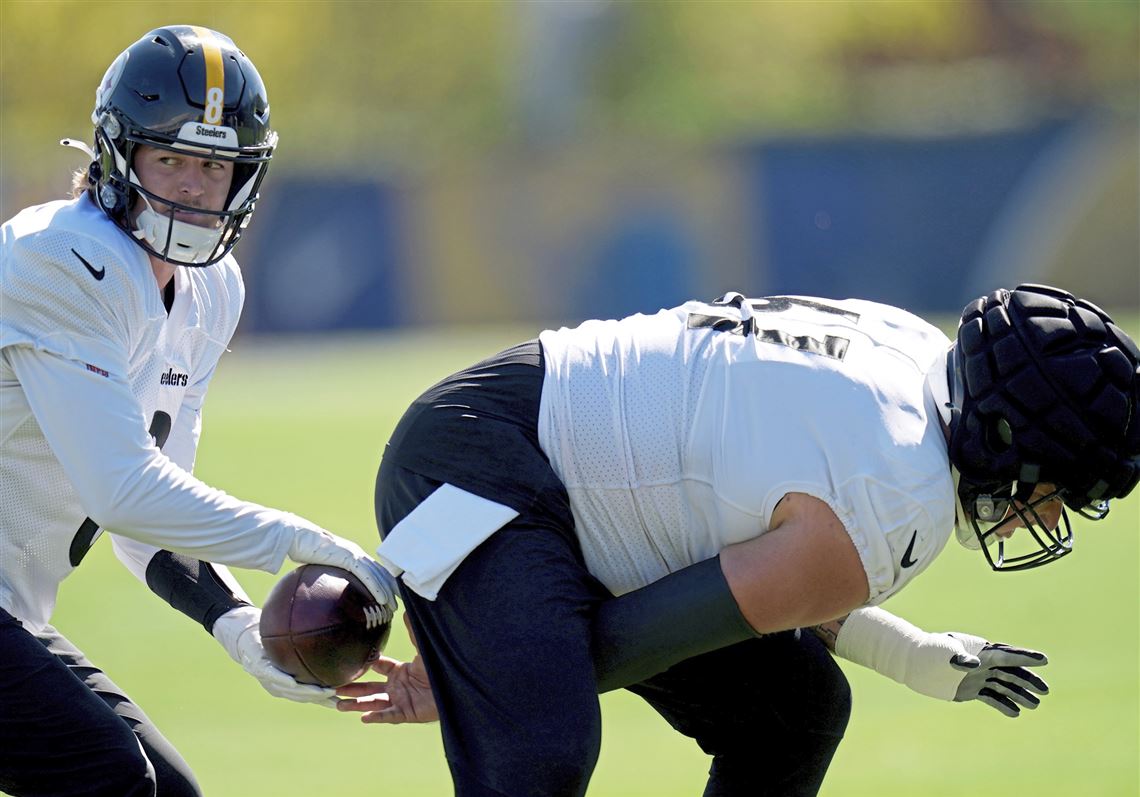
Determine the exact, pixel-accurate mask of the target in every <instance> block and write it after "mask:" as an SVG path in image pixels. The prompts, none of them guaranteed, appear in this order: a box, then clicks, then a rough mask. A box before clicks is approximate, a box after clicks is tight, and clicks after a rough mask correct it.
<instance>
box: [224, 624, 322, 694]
mask: <svg viewBox="0 0 1140 797" xmlns="http://www.w3.org/2000/svg"><path fill="white" fill-rule="evenodd" d="M260 620H261V609H258V608H257V607H256V606H239V607H237V608H236V609H230V611H228V612H226V613H225V614H223V615H222V616H221V617H219V618H218V619H217V620H216V621H215V622H214V629H213V634H214V638H215V639H217V640H218V641H219V642H220V643H221V644H222V647H223V648H225V649H226V653H229V654H230V658H232V659H233V660H234V661H236V662H237V663H238V664H240V665H241V666H242V667H243V668H244V669H245V671H246V672H248V673H249V674H250V675H252V676H253V677H254V678H256V679H257V680H258V682H259V683H260V684H261V685H262V686H263V687H264V688H265V691H266V692H268V693H269V694H271V695H273V696H274V697H283V698H285V699H286V700H294V701H296V702H298V703H317V704H318V705H322V706H326V707H328V708H335V707H336V693H335V692H334V691H333V690H332V689H330V688H326V687H323V686H315V685H313V684H303V683H298V681H297V680H296V679H294V678H293V676H291V675H289V673H287V672H284V671H282V670H279V669H277V668H276V667H274V666H273V663H272V662H270V661H269V657H268V656H266V655H265V648H264V647H263V646H262V644H261V631H260V630H259V629H258V624H259V622H260Z"/></svg>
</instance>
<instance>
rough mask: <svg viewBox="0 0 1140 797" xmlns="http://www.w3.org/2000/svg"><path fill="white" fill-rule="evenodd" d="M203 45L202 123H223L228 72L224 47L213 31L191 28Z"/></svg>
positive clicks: (195, 26)
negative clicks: (223, 56)
mask: <svg viewBox="0 0 1140 797" xmlns="http://www.w3.org/2000/svg"><path fill="white" fill-rule="evenodd" d="M190 27H191V28H192V29H193V31H194V33H195V35H197V37H198V41H199V43H201V45H202V56H203V57H204V58H205V59H206V108H205V110H204V111H203V112H202V121H203V122H205V123H206V124H208V125H219V124H221V123H222V109H223V106H224V104H225V96H226V70H225V68H224V67H223V66H222V47H221V44H220V43H219V42H218V40H217V38H216V37H215V36H216V34H215V33H214V32H213V31H212V30H208V29H206V28H200V27H198V26H197V25H191V26H190Z"/></svg>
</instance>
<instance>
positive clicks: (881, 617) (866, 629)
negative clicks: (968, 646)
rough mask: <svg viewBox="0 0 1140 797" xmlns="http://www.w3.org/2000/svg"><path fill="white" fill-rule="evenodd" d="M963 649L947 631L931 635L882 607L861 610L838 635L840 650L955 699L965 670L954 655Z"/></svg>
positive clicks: (907, 683) (918, 687)
mask: <svg viewBox="0 0 1140 797" xmlns="http://www.w3.org/2000/svg"><path fill="white" fill-rule="evenodd" d="M961 652H962V645H961V643H960V642H957V641H955V639H954V638H953V637H951V636H949V635H947V634H931V633H927V632H926V631H923V630H922V629H921V628H918V627H917V626H914V625H911V624H910V623H908V622H907V621H906V620H903V619H902V618H900V617H895V616H894V615H893V614H890V613H889V612H886V611H883V610H882V609H880V608H878V607H873V606H872V607H867V608H863V609H856V610H855V611H853V612H851V614H850V615H848V617H847V619H846V620H845V621H844V622H843V626H842V628H840V629H839V633H838V635H836V637H835V653H836V654H837V655H839V656H841V657H842V658H844V659H847V660H848V661H852V662H855V663H856V664H861V665H863V666H864V667H870V668H871V669H872V670H874V671H876V672H878V673H881V674H883V675H885V676H887V677H888V678H890V679H891V680H893V681H898V682H899V683H901V684H904V685H905V686H908V687H910V688H911V689H913V690H914V691H916V692H920V693H921V694H924V695H929V696H930V697H936V698H939V699H940V700H953V699H954V696H955V694H956V693H957V691H958V685H959V684H960V683H961V682H962V678H963V676H964V673H963V672H962V671H961V670H957V669H955V668H954V667H953V666H951V664H950V660H951V659H952V658H953V657H954V656H955V654H958V653H961Z"/></svg>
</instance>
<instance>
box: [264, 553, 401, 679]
mask: <svg viewBox="0 0 1140 797" xmlns="http://www.w3.org/2000/svg"><path fill="white" fill-rule="evenodd" d="M386 616H387V613H386V612H385V611H384V609H383V607H381V606H378V605H377V604H376V602H375V601H374V600H373V599H372V596H371V595H370V594H369V592H368V590H367V589H365V588H364V585H363V584H362V583H361V582H360V580H359V579H357V578H356V576H354V575H352V574H351V573H349V572H348V571H347V570H341V569H340V568H339V567H329V566H327V565H301V566H300V567H298V568H297V569H296V570H294V571H293V572H291V573H289V574H288V575H286V576H285V577H284V578H282V579H281V580H280V581H278V582H277V584H276V585H275V586H274V587H273V589H272V590H271V591H270V593H269V597H268V598H266V599H265V604H264V605H263V606H262V607H261V642H262V644H263V645H264V647H265V653H266V655H267V656H269V660H270V661H272V662H273V664H274V665H275V666H276V667H278V668H280V669H282V670H284V671H285V672H287V673H289V674H290V675H292V676H293V677H294V678H296V679H297V680H298V681H300V682H302V683H308V684H318V685H320V686H343V685H344V684H346V683H349V682H351V681H354V680H356V679H357V678H359V677H360V676H361V675H363V674H364V671H365V670H366V669H368V665H369V664H370V663H371V662H373V661H375V660H376V658H377V657H378V656H379V655H380V651H381V650H382V649H383V648H384V645H385V644H386V643H387V642H388V634H389V632H390V631H391V630H392V623H391V622H390V621H386V620H385V617H386Z"/></svg>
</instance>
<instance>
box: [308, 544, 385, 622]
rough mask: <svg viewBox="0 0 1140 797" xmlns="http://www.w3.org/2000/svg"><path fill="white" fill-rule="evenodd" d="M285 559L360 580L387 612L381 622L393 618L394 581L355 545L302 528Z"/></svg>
mask: <svg viewBox="0 0 1140 797" xmlns="http://www.w3.org/2000/svg"><path fill="white" fill-rule="evenodd" d="M288 556H289V558H290V559H292V560H293V561H294V562H297V563H298V564H316V565H330V566H332V567H339V568H341V569H342V570H347V571H349V572H350V573H352V574H353V575H354V576H356V577H357V578H359V579H360V581H361V582H362V583H363V584H364V586H365V587H366V588H367V589H368V591H369V592H370V593H372V597H373V598H374V599H375V600H376V603H377V604H379V605H380V606H382V607H383V608H384V610H385V612H386V616H385V617H384V622H388V621H390V620H391V619H392V617H393V616H394V615H395V614H396V607H397V603H396V580H395V579H394V578H393V577H392V574H391V573H389V572H388V571H387V570H385V569H384V567H383V566H382V565H381V564H380V563H379V562H377V561H376V560H375V559H373V558H372V557H371V556H369V555H368V554H366V553H365V552H364V549H363V548H361V547H360V546H359V545H357V544H356V543H354V542H352V541H351V540H346V539H344V538H342V537H338V536H336V535H335V534H330V533H329V532H327V531H320V530H316V529H305V528H302V529H300V530H298V531H297V533H296V534H294V535H293V541H292V543H291V544H290V545H289V553H288Z"/></svg>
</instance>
